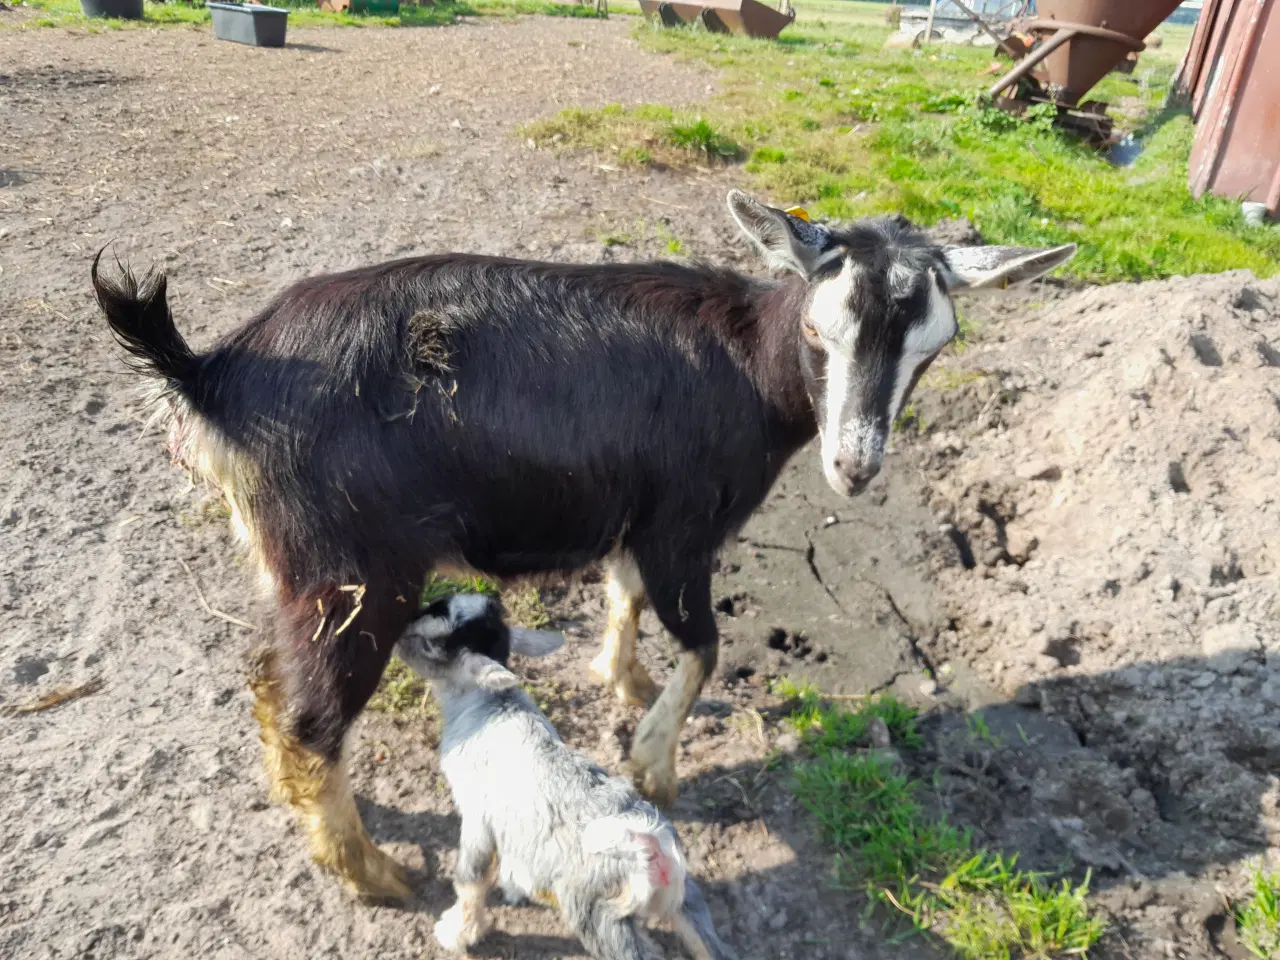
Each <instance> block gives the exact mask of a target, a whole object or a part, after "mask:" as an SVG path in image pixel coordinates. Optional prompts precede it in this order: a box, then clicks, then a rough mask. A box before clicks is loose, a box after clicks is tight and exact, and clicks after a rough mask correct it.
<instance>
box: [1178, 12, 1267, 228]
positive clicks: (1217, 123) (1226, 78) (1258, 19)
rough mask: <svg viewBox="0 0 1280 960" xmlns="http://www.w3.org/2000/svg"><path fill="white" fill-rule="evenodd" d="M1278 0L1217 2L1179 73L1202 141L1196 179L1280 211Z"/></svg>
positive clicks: (1198, 184)
mask: <svg viewBox="0 0 1280 960" xmlns="http://www.w3.org/2000/svg"><path fill="white" fill-rule="evenodd" d="M1276 7H1277V3H1276V0H1210V2H1209V3H1206V4H1205V9H1204V14H1203V15H1202V17H1201V20H1200V25H1199V27H1198V28H1197V30H1196V34H1195V36H1194V37H1193V39H1192V46H1191V49H1189V50H1188V51H1187V57H1186V59H1185V61H1184V63H1183V68H1182V70H1181V71H1180V75H1179V83H1180V86H1181V87H1182V89H1183V90H1185V91H1187V92H1189V93H1190V94H1191V95H1192V104H1193V110H1194V112H1195V115H1196V138H1195V144H1194V146H1193V147H1192V150H1191V163H1190V170H1189V180H1190V184H1191V191H1192V193H1194V194H1195V196H1197V197H1199V196H1202V195H1203V194H1205V193H1206V192H1209V193H1215V194H1218V195H1220V196H1226V197H1232V198H1236V199H1241V200H1253V201H1257V202H1259V203H1265V204H1266V205H1267V208H1268V209H1269V210H1270V211H1271V213H1272V214H1273V215H1275V214H1276V213H1277V212H1280V11H1277V9H1276Z"/></svg>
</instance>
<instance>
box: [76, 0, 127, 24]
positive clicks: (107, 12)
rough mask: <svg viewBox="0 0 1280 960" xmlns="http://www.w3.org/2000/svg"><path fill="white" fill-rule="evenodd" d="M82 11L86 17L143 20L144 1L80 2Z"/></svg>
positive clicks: (95, 0) (103, 0) (102, 0)
mask: <svg viewBox="0 0 1280 960" xmlns="http://www.w3.org/2000/svg"><path fill="white" fill-rule="evenodd" d="M80 9H81V10H83V11H84V15H85V16H86V17H119V18H120V19H122V20H141V19H142V0H80Z"/></svg>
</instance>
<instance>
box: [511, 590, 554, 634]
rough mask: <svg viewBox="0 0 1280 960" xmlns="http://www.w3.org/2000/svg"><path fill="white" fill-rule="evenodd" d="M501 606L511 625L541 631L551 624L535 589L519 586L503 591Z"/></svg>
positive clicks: (540, 597)
mask: <svg viewBox="0 0 1280 960" xmlns="http://www.w3.org/2000/svg"><path fill="white" fill-rule="evenodd" d="M502 605H503V606H504V607H506V610H507V617H508V618H509V619H510V620H511V621H512V622H513V623H518V624H520V626H522V627H528V628H529V629H530V630H541V629H542V628H543V627H545V626H546V625H547V624H549V623H550V622H551V618H550V617H549V616H547V608H546V607H544V606H543V605H542V595H541V594H540V593H538V588H537V587H530V586H521V587H513V588H512V589H510V590H505V591H503V594H502Z"/></svg>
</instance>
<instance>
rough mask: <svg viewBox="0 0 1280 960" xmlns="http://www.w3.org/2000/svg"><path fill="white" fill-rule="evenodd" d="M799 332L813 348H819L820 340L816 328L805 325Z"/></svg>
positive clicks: (811, 325)
mask: <svg viewBox="0 0 1280 960" xmlns="http://www.w3.org/2000/svg"><path fill="white" fill-rule="evenodd" d="M800 332H801V333H803V334H804V338H805V339H806V340H808V341H809V343H810V344H812V345H813V346H815V347H817V346H821V345H822V338H821V337H819V336H818V328H817V327H815V326H814V325H813V324H811V323H806V324H804V325H803V326H801V328H800Z"/></svg>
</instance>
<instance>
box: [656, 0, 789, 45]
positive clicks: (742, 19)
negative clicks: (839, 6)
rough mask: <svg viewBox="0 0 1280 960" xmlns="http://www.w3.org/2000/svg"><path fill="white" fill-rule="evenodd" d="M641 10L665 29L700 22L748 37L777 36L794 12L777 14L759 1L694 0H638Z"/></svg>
mask: <svg viewBox="0 0 1280 960" xmlns="http://www.w3.org/2000/svg"><path fill="white" fill-rule="evenodd" d="M640 9H641V10H643V11H644V15H645V16H646V17H650V18H652V17H658V18H659V19H661V21H662V22H663V23H664V24H665V25H667V26H676V25H678V24H680V23H693V21H695V20H701V21H702V23H703V26H705V27H706V28H707V29H708V30H711V31H713V32H715V33H738V34H744V35H746V36H748V37H776V36H777V35H778V34H779V33H781V32H782V28H783V27H785V26H787V25H789V24H790V23H791V22H792V21H794V20H795V18H796V17H795V13H794V11H793V12H792V13H790V14H785V13H779V12H778V11H777V10H774V9H773V8H772V7H767V6H765V5H764V4H763V3H759V2H758V0H696V2H694V3H671V2H664V0H640Z"/></svg>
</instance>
